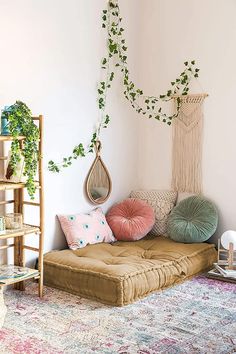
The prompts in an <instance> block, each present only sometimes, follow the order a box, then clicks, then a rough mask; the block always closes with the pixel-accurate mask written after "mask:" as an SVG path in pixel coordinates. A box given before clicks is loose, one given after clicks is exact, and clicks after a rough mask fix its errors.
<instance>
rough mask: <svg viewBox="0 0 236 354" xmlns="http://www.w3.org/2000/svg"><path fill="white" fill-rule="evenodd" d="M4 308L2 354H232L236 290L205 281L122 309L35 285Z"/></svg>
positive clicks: (12, 294) (11, 296) (13, 294)
mask: <svg viewBox="0 0 236 354" xmlns="http://www.w3.org/2000/svg"><path fill="white" fill-rule="evenodd" d="M104 291H105V289H104ZM5 302H6V304H7V306H8V313H7V316H6V320H5V323H4V326H3V328H2V329H1V330H0V353H2V354H8V353H14V354H64V353H65V354H67V353H68V354H73V353H74V354H94V353H95V354H100V353H101V354H113V353H114V354H115V353H116V354H135V353H137V354H156V353H158V354H159V353H160V354H162V353H163V354H164V353H165V354H195V353H196V354H211V353H212V354H230V353H231V354H232V353H236V284H230V283H224V282H220V281H214V280H210V279H207V278H205V277H196V278H194V279H192V280H189V281H186V282H185V283H183V284H180V285H177V286H175V287H172V288H170V289H168V290H165V291H162V292H159V293H156V294H153V295H151V296H149V297H147V298H146V299H144V300H142V301H139V302H136V303H135V304H133V305H129V306H126V307H123V308H119V307H110V306H106V305H103V304H100V303H98V302H94V301H90V300H86V299H82V298H80V297H78V296H74V295H71V294H67V293H65V292H62V291H59V290H55V289H51V288H45V296H44V298H43V299H42V300H40V299H39V298H38V297H37V289H36V284H32V285H30V286H28V287H27V290H26V293H20V292H18V291H14V290H8V291H6V292H5Z"/></svg>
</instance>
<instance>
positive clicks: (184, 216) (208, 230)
mask: <svg viewBox="0 0 236 354" xmlns="http://www.w3.org/2000/svg"><path fill="white" fill-rule="evenodd" d="M217 224H218V213H217V210H216V207H215V205H214V204H213V203H212V202H211V201H209V200H208V199H206V198H204V197H200V196H194V197H189V198H187V199H184V200H182V201H181V202H180V203H179V204H178V205H177V206H176V207H175V208H174V209H173V210H172V212H171V214H170V216H169V219H168V225H167V229H168V234H169V236H170V238H171V239H172V240H175V241H178V242H187V243H193V242H204V241H206V240H208V239H209V238H210V237H211V236H212V235H213V234H214V232H215V231H216V228H217Z"/></svg>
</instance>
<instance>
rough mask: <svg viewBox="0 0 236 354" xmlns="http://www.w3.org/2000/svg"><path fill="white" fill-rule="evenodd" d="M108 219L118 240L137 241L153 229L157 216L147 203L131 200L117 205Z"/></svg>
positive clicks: (110, 212) (107, 216)
mask: <svg viewBox="0 0 236 354" xmlns="http://www.w3.org/2000/svg"><path fill="white" fill-rule="evenodd" d="M106 219H107V222H108V224H109V226H110V228H111V229H112V231H113V233H114V235H115V237H116V239H117V240H121V241H136V240H140V239H141V238H143V237H144V236H146V235H147V234H148V232H149V231H150V230H151V229H152V227H153V225H154V222H155V215H154V211H153V209H152V207H151V206H150V205H148V204H147V203H146V202H145V201H143V200H140V199H134V198H129V199H125V200H123V202H121V203H118V204H115V205H114V206H113V207H112V208H111V209H110V210H109V212H108V213H107V215H106Z"/></svg>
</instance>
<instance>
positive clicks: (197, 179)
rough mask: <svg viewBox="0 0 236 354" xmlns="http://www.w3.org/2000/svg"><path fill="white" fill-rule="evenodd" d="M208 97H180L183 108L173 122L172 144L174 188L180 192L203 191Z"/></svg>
mask: <svg viewBox="0 0 236 354" xmlns="http://www.w3.org/2000/svg"><path fill="white" fill-rule="evenodd" d="M206 96H207V95H206V94H200V95H186V96H184V97H181V96H180V98H181V109H180V112H179V116H178V117H177V118H176V119H175V120H174V121H173V145H172V146H173V148H172V188H173V189H174V190H176V191H179V192H191V193H201V192H202V131H203V109H202V106H203V101H204V99H205V97H206Z"/></svg>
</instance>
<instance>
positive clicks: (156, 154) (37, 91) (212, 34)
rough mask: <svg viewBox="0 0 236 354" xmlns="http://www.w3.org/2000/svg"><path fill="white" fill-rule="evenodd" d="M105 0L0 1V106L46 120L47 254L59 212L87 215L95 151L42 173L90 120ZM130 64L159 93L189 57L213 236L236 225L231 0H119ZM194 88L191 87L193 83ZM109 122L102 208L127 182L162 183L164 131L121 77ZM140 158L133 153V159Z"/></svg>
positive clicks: (86, 132) (83, 134) (84, 132)
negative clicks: (107, 185) (216, 212)
mask: <svg viewBox="0 0 236 354" xmlns="http://www.w3.org/2000/svg"><path fill="white" fill-rule="evenodd" d="M105 4H106V0H99V1H98V0H68V1H66V0H57V1H56V0H40V1H35V0H22V1H18V0H11V1H9V0H1V1H0V52H1V65H0V78H1V80H0V83H1V84H0V106H1V107H2V106H4V105H6V104H11V103H13V102H14V101H15V100H16V99H21V100H23V101H24V102H26V103H27V104H28V105H29V106H30V107H31V109H32V111H33V113H34V114H35V115H36V114H40V113H42V114H43V115H44V116H45V153H44V159H45V169H44V172H45V195H46V222H45V224H46V237H45V251H47V250H49V249H51V248H57V247H62V246H63V245H64V244H65V243H64V237H63V235H62V233H61V232H60V230H59V228H58V223H57V221H56V217H55V216H56V214H57V213H74V212H80V211H88V210H90V209H91V208H92V207H93V206H92V205H91V204H89V203H88V202H87V199H86V197H85V196H84V193H83V187H84V186H83V184H84V180H85V177H86V174H87V172H88V169H89V167H90V165H91V163H92V160H93V157H92V156H90V157H87V158H85V159H82V160H80V161H77V162H76V163H75V164H74V166H73V167H72V168H70V169H68V170H64V172H63V173H61V174H59V175H54V174H51V173H49V172H48V171H47V168H46V167H47V161H48V160H49V159H56V160H60V159H61V158H62V157H63V156H64V155H67V154H69V153H70V152H71V150H72V148H73V147H74V145H76V144H77V143H79V142H81V141H82V142H84V143H86V142H87V141H88V140H89V138H90V134H91V131H92V129H93V126H94V124H95V122H96V120H97V117H98V110H97V105H96V83H97V82H98V81H99V79H100V77H101V76H100V70H99V66H100V58H101V57H102V56H103V55H104V50H105V41H104V32H103V31H101V28H100V25H101V22H100V14H101V10H102V9H103V7H104V6H105ZM120 6H121V11H122V16H123V19H124V26H125V28H126V38H127V41H128V46H129V64H130V67H131V73H132V76H133V78H134V80H135V81H136V83H137V85H138V86H140V87H141V88H143V89H144V91H145V92H146V93H147V94H160V93H161V92H162V91H165V90H166V89H167V88H168V87H169V82H170V81H171V80H172V79H173V78H175V76H176V75H177V74H178V73H179V72H181V71H182V68H183V62H184V61H185V60H186V59H188V58H189V59H192V58H194V59H196V60H197V62H198V65H199V67H200V68H201V72H200V76H201V77H200V80H201V84H202V86H203V87H204V90H205V91H207V92H208V93H209V94H210V96H209V98H208V99H207V100H206V104H205V131H204V156H203V182H204V192H205V194H206V195H207V196H209V197H210V198H212V199H213V200H214V201H215V202H216V204H217V205H218V207H219V209H220V227H219V230H218V235H219V234H220V233H221V232H222V231H223V230H225V229H229V228H232V229H236V219H235V215H234V214H235V210H236V202H235V196H234V195H235V189H236V187H235V182H234V173H235V167H234V163H235V151H236V140H235V138H234V134H235V128H236V123H235V117H234V116H235V112H234V104H233V102H234V98H235V97H234V96H235V94H236V79H235V73H234V71H235V70H234V67H235V62H236V50H235V43H234V41H235V35H236V24H235V18H234V17H235V12H236V2H235V1H234V0H228V1H223V0H207V1H203V0H190V1H189V0H181V1H180V0H178V1H173V0H148V2H147V1H146V0H139V1H137V0H129V1H125V0H120ZM194 90H195V91H199V88H198V86H197V85H196V84H195V87H194ZM109 103H110V104H109V112H110V113H111V117H112V123H111V125H110V127H109V129H108V130H107V131H105V132H104V133H103V135H102V142H103V158H104V161H105V163H106V165H107V167H108V169H109V171H110V173H111V176H112V180H113V186H114V187H113V192H112V195H111V198H110V199H109V201H108V202H107V203H106V204H105V205H104V206H103V209H104V210H105V211H106V209H107V208H108V207H109V206H110V205H111V204H113V203H114V202H116V201H118V200H120V199H122V198H123V197H125V196H126V195H127V194H128V193H129V192H130V190H131V189H133V188H135V187H144V188H169V187H170V175H171V163H170V161H171V129H170V128H169V127H167V126H166V125H164V124H161V123H160V124H159V123H157V122H156V121H151V120H148V119H145V118H141V117H140V116H137V114H135V113H134V112H133V111H132V110H131V108H130V107H129V105H128V103H127V102H126V101H125V99H124V98H123V97H122V95H121V87H120V77H118V78H117V79H116V82H115V88H114V90H113V91H112V92H111V94H110V98H109ZM138 156H139V159H138Z"/></svg>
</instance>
